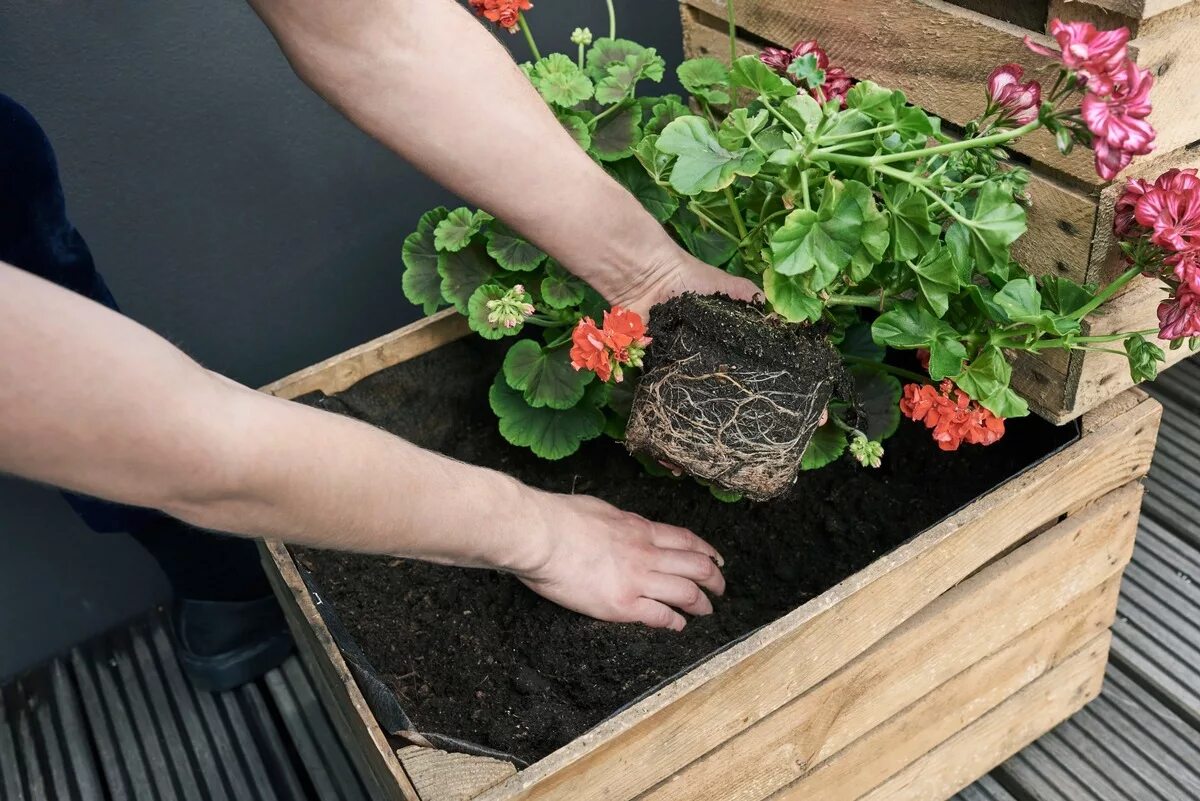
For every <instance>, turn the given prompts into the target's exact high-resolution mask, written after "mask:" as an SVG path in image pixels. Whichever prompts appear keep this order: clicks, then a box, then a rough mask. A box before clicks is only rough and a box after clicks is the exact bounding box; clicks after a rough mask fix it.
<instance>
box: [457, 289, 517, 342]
mask: <svg viewBox="0 0 1200 801" xmlns="http://www.w3.org/2000/svg"><path fill="white" fill-rule="evenodd" d="M507 291H508V290H507V289H505V288H504V287H502V286H500V285H499V284H484V285H483V286H481V287H479V288H478V289H476V290H475V291H474V292H472V293H471V298H470V300H468V301H467V325H469V326H470V327H471V330H472V331H474V332H475V333H476V334H479V336H481V337H483V338H484V339H504V338H505V337H511V336H515V335H517V334H519V333H521V329H522V328H524V327H525V322H524V321H521V322H518V323H517V324H516V325H515V326H513V327H512V328H505V327H504V326H503V325H496V324H495V323H492V322H489V321H488V314H490V313H491V311H492V310H491V309H489V308H488V307H487V303H488V301H489V300H498V299H500V298H502V297H504V294H505V293H506V292H507Z"/></svg>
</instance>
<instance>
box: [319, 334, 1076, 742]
mask: <svg viewBox="0 0 1200 801" xmlns="http://www.w3.org/2000/svg"><path fill="white" fill-rule="evenodd" d="M502 344H506V343H502ZM502 344H498V343H487V342H484V341H482V340H479V339H478V338H469V339H466V340H462V341H460V342H456V343H453V344H450V345H447V346H445V347H442V348H439V349H438V350H436V351H434V352H432V353H430V354H427V355H425V356H422V357H420V358H418V359H415V360H413V361H410V362H406V363H404V364H401V365H397V366H395V367H392V368H389V369H387V370H383V371H381V372H379V373H376V374H375V375H372V376H370V377H368V378H365V379H363V380H362V381H360V382H359V383H358V384H356V385H354V386H353V387H351V388H350V389H348V390H346V391H345V392H343V393H341V394H340V395H338V396H336V397H334V398H325V397H324V396H323V395H320V394H315V395H310V396H307V397H306V398H304V399H302V401H303V402H306V403H309V404H310V405H316V406H320V407H322V408H326V409H329V410H331V411H338V412H342V413H346V414H351V415H353V416H356V417H359V418H361V419H364V420H367V421H370V422H371V423H373V424H375V425H377V426H380V427H382V428H384V429H386V430H388V431H391V432H392V433H394V434H397V435H399V436H402V437H405V438H407V439H409V440H411V441H413V442H416V443H418V444H420V445H423V446H425V447H428V448H432V449H434V450H438V451H441V452H442V453H445V454H448V455H450V456H453V457H456V458H458V459H461V460H463V461H467V462H472V463H475V464H481V465H487V466H489V467H493V468H496V469H499V470H503V471H505V472H507V473H510V474H512V475H514V476H517V477H519V478H520V479H521V480H523V481H525V482H527V483H529V484H532V485H534V486H537V487H541V488H543V489H547V490H553V491H558V492H578V493H588V494H592V495H596V496H598V497H600V498H603V499H604V500H606V501H609V502H611V503H613V504H615V505H617V506H619V507H621V508H624V509H628V510H630V511H634V512H637V513H639V514H642V515H644V516H646V517H648V518H650V519H653V520H661V521H664V522H668V523H673V524H676V525H680V526H686V527H688V528H690V529H692V530H693V531H695V532H696V533H697V534H699V535H701V536H702V537H704V538H706V539H707V540H708V541H709V542H711V543H712V544H713V545H714V546H716V548H717V549H718V550H719V551H720V552H721V553H722V555H724V557H725V559H726V565H725V578H726V581H727V591H726V594H725V596H724V597H722V598H719V599H715V600H714V604H713V605H714V607H715V609H716V611H715V613H714V614H712V615H710V616H707V617H703V618H696V619H693V620H691V621H690V622H689V623H688V626H687V628H686V629H685V630H684V631H683V632H682V633H678V634H677V633H673V632H668V631H660V630H650V629H646V628H643V627H641V626H637V625H621V624H612V623H602V622H598V621H594V620H590V619H587V618H584V617H582V616H580V615H577V614H575V613H572V612H568V611H565V610H563V609H561V608H559V607H557V606H555V605H553V604H551V603H549V602H547V601H543V600H542V599H541V598H540V597H538V596H537V595H535V594H533V593H532V592H531V591H529V590H528V589H526V588H525V587H524V586H523V585H521V584H520V583H519V582H518V581H516V580H515V579H513V578H512V577H510V576H507V575H502V574H499V573H494V572H490V571H485V570H463V569H457V568H448V567H439V566H435V565H428V564H422V563H419V562H412V561H407V560H399V559H394V558H387V557H372V556H360V555H352V554H344V553H336V552H329V551H316V550H309V549H303V550H298V551H297V554H298V556H299V558H300V561H301V563H302V564H303V565H304V566H305V567H306V568H308V569H309V570H310V571H312V573H313V574H314V576H315V578H316V581H317V583H318V585H319V586H320V587H321V589H322V592H323V596H324V598H325V599H326V600H327V601H331V602H332V603H333V604H334V606H335V608H336V609H337V611H338V614H339V616H340V617H341V619H342V622H343V623H344V624H345V626H346V628H347V629H348V631H349V632H350V634H351V635H352V636H353V637H354V638H355V639H356V640H357V642H358V644H359V645H360V646H361V647H362V649H363V650H364V652H365V653H366V655H367V657H368V658H369V659H370V660H371V662H372V663H373V665H374V667H375V669H376V670H377V671H378V672H379V673H380V674H381V676H382V677H383V678H384V680H385V681H387V682H388V683H389V684H390V685H391V687H392V688H393V689H394V690H395V692H396V694H397V696H398V698H399V700H400V703H401V705H402V706H403V707H404V708H405V710H406V711H407V712H408V714H409V716H410V717H411V718H412V719H413V721H414V722H415V724H416V725H417V727H418V728H419V729H421V730H423V731H427V732H436V733H440V734H446V735H452V736H457V737H459V738H461V739H465V740H469V741H472V742H475V743H478V744H480V745H484V746H487V747H489V748H493V749H496V750H499V751H503V752H507V753H510V754H514V755H516V756H518V757H521V758H523V759H526V760H529V761H533V760H536V759H538V758H540V757H542V756H545V755H546V754H548V753H549V752H551V751H553V750H554V749H556V748H558V747H559V746H561V745H563V744H565V743H567V742H569V741H570V740H572V739H573V738H575V737H577V736H578V735H580V734H581V733H583V732H584V731H586V730H587V729H588V728H590V727H592V726H594V725H595V724H596V723H598V722H600V721H601V720H603V719H604V718H606V717H608V716H609V715H611V714H612V713H613V712H614V711H616V710H617V709H619V708H621V707H622V706H624V705H625V704H627V703H629V702H630V701H632V700H634V699H635V698H637V697H638V696H639V695H641V694H642V693H644V692H646V691H647V690H650V689H652V688H653V687H655V686H656V685H658V684H659V683H660V682H662V681H663V680H664V679H668V678H670V677H672V676H673V675H675V674H676V673H678V672H679V671H681V670H683V669H685V668H687V667H689V666H691V665H692V664H694V663H695V662H697V661H698V660H701V659H703V658H704V657H705V656H707V655H709V654H710V653H712V652H713V651H715V650H717V649H719V648H721V647H722V646H724V645H726V644H727V643H729V642H731V641H733V640H735V639H737V638H739V637H741V636H743V635H745V634H746V633H748V632H750V631H752V630H753V629H755V628H758V627H759V626H762V625H764V624H766V623H769V622H771V621H773V620H775V619H777V618H779V617H781V616H782V615H784V614H786V613H787V612H789V611H791V610H793V609H795V608H796V607H798V606H800V605H801V604H803V603H804V602H805V601H807V600H808V599H810V598H813V597H814V596H816V595H819V594H820V593H822V592H824V591H825V590H827V589H829V588H830V587H832V586H833V585H834V584H836V583H838V582H839V581H841V580H842V579H844V578H846V577H848V576H850V575H851V574H853V573H855V572H857V571H858V570H860V569H862V568H863V567H865V566H867V565H868V564H870V563H871V562H872V561H874V560H875V559H877V558H879V557H880V556H881V555H883V554H885V553H887V552H888V551H890V550H892V549H893V548H895V547H896V546H898V545H900V544H901V543H903V542H904V541H906V540H908V539H910V538H911V537H913V536H914V535H916V534H918V533H920V532H921V531H922V530H924V529H926V528H928V527H929V526H930V525H932V524H934V523H936V522H937V521H938V520H940V519H941V518H943V517H944V516H946V515H947V514H950V513H951V512H953V511H954V510H955V509H957V508H959V507H961V506H963V505H964V504H966V503H968V502H970V501H971V500H972V499H973V498H975V497H976V496H978V495H980V494H981V493H983V492H986V491H987V490H989V489H991V488H992V487H994V486H995V485H996V484H998V483H1000V482H1002V481H1004V480H1005V479H1007V478H1009V477H1010V476H1012V475H1013V474H1015V473H1017V472H1019V471H1020V470H1021V469H1022V468H1024V467H1026V466H1028V465H1029V464H1031V463H1033V462H1035V461H1036V460H1038V459H1039V458H1041V457H1043V456H1045V455H1046V454H1048V453H1050V452H1052V451H1053V450H1055V449H1056V448H1057V447H1059V446H1061V445H1062V444H1064V443H1065V442H1067V441H1068V440H1069V439H1070V438H1071V437H1072V436H1073V435H1074V430H1073V428H1072V427H1067V428H1055V427H1053V426H1051V425H1049V424H1047V423H1044V422H1042V421H1041V420H1038V419H1036V418H1026V419H1023V420H1017V421H1012V422H1010V423H1009V430H1008V434H1007V436H1005V437H1004V439H1002V440H1001V441H1000V442H999V443H997V444H995V445H993V446H991V447H988V448H980V447H964V448H963V449H961V450H960V451H958V452H956V453H943V452H942V451H939V450H938V449H937V448H936V446H935V445H934V443H933V441H932V440H931V439H930V437H929V434H928V432H927V431H926V430H925V429H924V427H923V426H920V425H917V424H914V423H911V422H909V421H907V420H906V421H903V422H902V423H901V427H900V431H899V432H898V433H897V434H896V436H895V437H893V438H892V439H890V440H889V441H888V442H887V443H886V447H887V455H886V456H885V459H884V465H883V467H881V468H879V469H877V470H870V469H864V468H861V467H858V466H857V465H855V464H853V463H851V462H850V461H849V460H848V459H845V458H843V460H841V461H839V462H838V463H835V464H834V465H831V466H830V467H828V468H825V469H823V470H818V471H814V472H807V473H802V474H801V475H800V479H799V481H798V482H797V484H796V485H795V487H794V488H793V489H792V490H791V491H790V492H789V493H788V494H787V495H785V496H784V497H782V498H780V499H777V500H775V501H771V502H768V503H762V504H754V503H751V502H748V501H742V502H739V503H734V504H727V503H722V502H721V501H718V500H716V499H715V498H713V497H712V496H711V494H710V493H709V492H708V490H706V489H705V488H703V487H700V486H698V485H696V484H695V483H693V482H691V481H689V480H671V479H652V478H649V477H647V476H646V475H645V473H644V472H643V471H642V468H641V466H640V465H639V464H638V463H637V462H636V461H635V460H634V459H633V458H631V457H630V456H629V454H628V453H626V451H625V450H624V448H623V447H622V446H621V445H619V444H617V443H615V442H612V441H610V440H606V439H601V440H595V441H592V442H589V443H586V444H585V445H584V447H583V448H582V449H581V450H580V452H579V453H577V454H576V455H574V456H572V457H569V458H567V459H564V460H561V461H558V462H547V461H543V460H541V459H538V458H537V457H535V456H533V454H532V453H530V452H529V451H527V450H524V449H520V448H515V447H513V446H510V445H509V444H507V443H506V442H505V441H504V440H503V439H502V438H501V436H500V434H499V432H498V430H497V426H496V419H495V416H494V415H493V413H492V411H491V409H490V408H489V406H488V387H489V386H490V384H491V382H492V379H493V377H494V375H495V373H496V371H497V369H498V368H499V365H500V362H501V359H502V356H503V352H504V348H503V346H502ZM481 523H482V524H484V525H486V521H481Z"/></svg>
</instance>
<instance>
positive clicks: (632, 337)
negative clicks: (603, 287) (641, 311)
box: [571, 306, 650, 383]
mask: <svg viewBox="0 0 1200 801" xmlns="http://www.w3.org/2000/svg"><path fill="white" fill-rule="evenodd" d="M571 343H572V347H571V366H572V367H574V368H575V369H576V370H583V369H587V370H591V371H592V372H594V373H595V374H596V375H598V376H600V380H601V381H608V380H609V378H610V377H614V376H615V377H616V381H617V383H620V382H621V381H622V380H623V379H624V377H625V375H624V371H623V370H622V369H621V368H622V367H623V366H627V365H632V366H633V367H641V366H642V356H644V355H645V353H646V348H647V347H648V346H649V345H650V337H648V336H646V324H645V323H643V322H642V318H641V317H640V316H639V315H638V313H637V312H634V311H630V310H629V309H623V308H621V307H620V306H613V307H612V310H611V311H606V312H604V327H603V328H597V327H596V321H595V320H593V319H592V318H591V317H584V318H583V319H582V320H580V321H579V324H578V325H576V326H575V330H574V331H573V332H572V333H571Z"/></svg>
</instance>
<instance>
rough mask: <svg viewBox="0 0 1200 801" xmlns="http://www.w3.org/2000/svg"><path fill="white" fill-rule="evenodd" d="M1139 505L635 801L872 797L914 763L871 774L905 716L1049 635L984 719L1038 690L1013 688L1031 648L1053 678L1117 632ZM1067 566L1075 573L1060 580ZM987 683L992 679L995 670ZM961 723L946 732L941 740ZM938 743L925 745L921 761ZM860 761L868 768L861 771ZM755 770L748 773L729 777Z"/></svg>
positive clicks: (950, 603)
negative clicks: (992, 660) (1009, 648)
mask: <svg viewBox="0 0 1200 801" xmlns="http://www.w3.org/2000/svg"><path fill="white" fill-rule="evenodd" d="M1140 501H1141V486H1140V485H1139V484H1136V483H1134V484H1131V485H1129V486H1127V487H1125V488H1123V489H1121V490H1118V491H1117V492H1113V493H1110V494H1109V495H1107V496H1105V497H1104V498H1103V499H1101V500H1100V501H1098V502H1097V503H1096V504H1094V505H1092V506H1090V507H1088V508H1087V509H1085V510H1083V511H1081V512H1080V513H1079V514H1077V515H1073V516H1072V517H1070V518H1068V519H1067V520H1066V521H1064V522H1063V523H1060V524H1059V525H1058V526H1056V527H1055V528H1053V529H1052V530H1050V531H1049V532H1047V533H1045V534H1043V535H1041V536H1039V537H1037V538H1036V539H1034V540H1033V541H1032V542H1030V543H1028V544H1026V545H1024V546H1022V547H1021V548H1018V549H1017V550H1016V551H1014V552H1013V553H1012V554H1010V555H1009V556H1007V557H1005V558H1004V559H1001V560H1000V561H998V562H996V563H995V564H992V565H989V566H988V567H987V568H985V569H984V570H982V571H981V572H979V573H978V574H976V575H975V576H973V577H971V578H970V579H968V580H967V581H965V582H963V583H962V584H960V585H959V586H957V587H955V588H954V589H953V590H951V591H950V592H947V593H946V594H945V595H943V596H942V597H941V598H939V599H938V600H937V601H935V602H934V603H932V604H930V605H929V606H928V607H926V608H925V609H924V610H922V611H921V612H920V613H919V614H918V615H915V616H914V617H913V618H912V619H911V620H909V621H908V622H906V623H905V624H904V625H902V626H900V627H899V628H898V629H897V630H896V631H895V632H893V633H892V634H891V635H889V636H888V637H887V638H886V639H884V640H883V641H882V642H880V643H879V644H878V645H876V646H875V647H874V648H872V649H871V650H870V651H868V652H867V653H865V654H863V655H862V657H860V658H859V659H856V660H855V661H854V662H853V663H851V664H850V665H848V666H847V667H846V668H845V669H844V670H842V671H840V672H838V673H837V674H836V675H834V676H832V677H830V678H829V679H828V680H826V681H824V682H822V683H821V684H820V685H818V686H817V687H815V688H814V689H813V690H812V691H810V692H808V693H805V694H804V695H802V696H800V697H799V698H796V699H795V700H793V701H792V702H790V703H788V704H787V705H785V706H784V707H783V708H781V709H780V710H778V711H777V712H775V713H774V714H772V715H769V716H767V717H766V718H764V719H763V720H762V721H760V722H759V723H758V724H756V725H755V726H752V727H751V728H749V729H747V730H746V731H745V732H743V733H742V734H741V735H739V736H737V737H734V738H731V739H730V740H729V741H727V742H726V743H725V744H724V745H722V746H721V747H719V748H717V749H714V750H713V751H711V752H709V753H708V754H706V755H705V756H704V757H703V758H702V759H699V760H697V761H696V762H693V763H692V764H691V765H689V766H688V767H687V768H685V769H684V770H682V771H680V772H679V773H677V774H676V775H675V776H673V777H672V778H671V780H670V781H668V782H665V783H663V784H662V785H660V786H659V787H657V788H655V789H654V790H652V791H650V792H648V793H646V794H644V795H643V796H640V797H639V801H688V799H690V798H692V797H693V796H692V793H693V792H694V789H695V788H696V787H704V788H706V789H707V790H708V792H710V793H711V794H712V796H713V797H714V798H720V799H722V801H757V800H758V799H761V798H765V797H766V796H768V795H770V794H771V793H772V792H774V791H775V790H777V789H778V788H780V787H783V786H784V785H787V784H789V783H791V782H794V781H797V780H798V779H800V778H801V777H809V778H805V779H804V781H803V782H802V785H803V788H804V789H803V791H801V790H799V789H796V792H803V793H804V794H808V793H812V794H813V795H812V797H813V798H817V797H832V796H827V795H822V794H821V793H826V794H827V793H828V792H829V790H828V789H825V790H818V788H819V787H821V786H823V785H830V786H849V785H850V784H852V783H853V781H858V782H863V781H869V782H870V783H868V784H865V785H859V786H860V790H859V791H858V792H865V791H867V790H870V789H871V788H872V787H874V785H875V784H877V783H878V782H880V781H882V780H883V779H886V778H887V777H888V776H889V775H891V773H892V772H893V771H894V770H896V769H899V768H901V767H903V766H904V765H906V764H908V762H909V761H910V759H904V760H903V761H901V762H899V763H898V764H897V765H896V767H895V768H893V769H891V770H888V771H887V772H886V773H882V774H880V773H878V772H876V771H878V770H880V769H881V768H880V765H882V764H883V763H884V762H886V760H887V759H888V758H889V757H888V756H887V755H886V754H887V752H888V751H890V750H891V749H892V747H893V746H894V747H895V748H897V749H900V748H901V744H900V743H899V742H897V743H892V744H890V745H885V742H886V736H885V735H883V734H880V733H878V732H879V731H880V730H877V728H876V727H881V726H884V724H887V725H891V724H890V723H888V719H889V718H891V717H893V716H895V715H897V714H899V713H900V712H901V711H902V710H904V709H905V707H908V706H909V705H911V704H914V703H916V702H918V701H920V699H922V697H924V696H926V695H928V694H930V693H933V692H934V691H935V690H937V689H938V687H939V685H941V684H942V683H943V682H946V681H949V680H950V679H952V678H953V677H955V676H956V675H958V674H960V673H961V672H962V671H964V670H966V669H968V668H969V667H970V666H971V665H974V664H976V663H978V662H979V661H980V660H983V659H984V658H986V657H987V656H988V655H989V654H992V653H994V652H996V651H997V650H998V649H1001V648H1003V647H1004V646H1005V644H1006V643H1009V642H1010V641H1012V640H1013V638H1015V637H1020V636H1022V635H1023V633H1025V632H1028V631H1029V630H1030V629H1032V628H1035V627H1038V628H1045V629H1046V631H1045V632H1044V634H1043V635H1041V636H1039V638H1037V645H1036V646H1035V645H1029V644H1027V646H1026V647H1022V648H1020V649H1017V650H1019V651H1020V653H1021V655H1022V656H1020V657H1018V659H1017V661H1016V662H1012V661H1011V659H1010V660H1008V661H1004V660H1001V661H1002V662H1003V663H1004V664H1006V665H1012V664H1017V665H1021V666H1022V667H1021V668H1018V669H1014V670H1013V671H1012V672H1013V673H1014V674H1017V675H1016V676H1000V677H999V678H996V679H995V681H996V685H997V686H1001V685H1004V682H1006V681H1007V682H1009V684H1008V685H1004V686H1007V687H1008V689H1006V690H1005V691H1003V692H1001V693H1000V694H998V695H993V696H991V701H990V703H988V704H987V705H986V706H983V707H981V708H979V711H978V713H977V714H982V713H983V712H984V711H986V710H987V709H990V708H991V707H992V706H995V705H996V704H998V703H999V702H1000V701H1002V700H1003V699H1005V698H1007V697H1008V696H1009V695H1011V694H1012V693H1013V692H1016V691H1017V690H1018V689H1020V688H1021V687H1022V686H1024V685H1025V684H1026V683H1027V682H1028V681H1030V680H1031V679H1032V678H1033V674H1032V673H1026V674H1024V677H1023V678H1020V676H1021V675H1022V674H1023V671H1024V667H1023V666H1024V665H1025V664H1037V663H1036V661H1035V660H1032V659H1030V660H1028V662H1025V661H1022V660H1023V659H1024V658H1025V657H1028V656H1029V651H1030V649H1031V648H1032V649H1034V650H1038V649H1040V651H1046V652H1049V656H1048V657H1047V660H1046V662H1044V663H1042V664H1043V667H1049V663H1052V662H1053V658H1052V656H1053V654H1058V655H1061V656H1065V655H1067V654H1070V653H1074V652H1075V651H1076V650H1078V649H1079V648H1081V647H1082V646H1083V645H1084V643H1086V642H1087V641H1088V640H1090V639H1091V638H1092V637H1094V636H1096V634H1098V633H1099V632H1100V631H1101V630H1103V629H1106V628H1108V627H1109V626H1110V625H1111V624H1112V620H1113V615H1114V614H1115V610H1116V602H1117V589H1118V586H1119V584H1120V579H1119V576H1115V575H1114V574H1117V573H1119V572H1120V570H1121V569H1122V567H1123V566H1124V565H1125V563H1126V562H1127V561H1128V558H1129V554H1130V552H1131V550H1132V548H1133V534H1134V530H1135V528H1136V525H1137V511H1138V507H1139V504H1140ZM1064 565H1070V566H1071V569H1069V570H1065V569H1064ZM1097 585H1099V588H1098V589H1096V587H1097ZM1064 607H1066V608H1067V609H1066V610H1065V611H1064ZM996 609H1003V610H1005V611H1004V614H1003V615H992V614H990V612H992V611H993V610H996ZM1051 616H1053V619H1054V620H1055V621H1056V623H1055V625H1053V626H1046V627H1039V622H1040V621H1046V619H1047V618H1048V617H1051ZM1064 638H1065V640H1066V643H1065V646H1064V642H1063V640H1064ZM989 675H991V676H996V674H995V672H994V671H991V669H989ZM1013 681H1016V682H1017V683H1016V684H1015V685H1014V684H1012V682H1013ZM865 687H869V688H870V690H869V691H868V692H864V691H863V688H865ZM975 689H976V691H978V687H976V688H975ZM957 692H958V691H956V694H955V695H954V697H955V698H957V697H959V696H958V694H957ZM922 703H924V704H925V706H924V707H922V708H923V709H925V710H926V712H927V713H928V711H929V707H930V706H931V705H932V706H933V707H934V708H936V707H937V705H936V704H934V703H933V702H922ZM943 711H944V708H943ZM907 720H909V721H910V722H911V725H912V726H916V727H918V728H919V727H920V726H921V725H922V724H921V722H920V720H919V718H917V719H914V718H913V717H912V715H911V714H910V715H909V717H908V718H907ZM935 722H936V721H935V720H934V719H932V718H931V719H929V720H926V721H925V723H928V724H929V725H930V727H931V730H932V726H933V724H934V723H935ZM967 722H969V721H964V722H962V723H961V724H959V725H958V726H957V727H955V728H953V729H950V730H948V731H945V732H944V733H943V735H942V739H944V738H945V737H948V736H949V735H951V734H953V733H954V732H956V731H958V729H960V728H962V727H963V726H965V725H966V723H967ZM908 725H909V724H906V725H905V726H904V727H900V729H899V731H901V732H902V735H903V736H902V737H901V738H900V739H908V738H909V737H910V736H911V733H910V732H908V731H907V726H908ZM873 730H874V731H873ZM887 731H890V732H895V731H897V729H895V727H893V728H891V729H887ZM938 742H940V740H934V741H932V742H928V741H927V742H926V746H925V747H924V748H923V749H922V751H919V752H917V753H918V754H919V753H922V752H923V751H924V750H928V748H929V747H932V745H936V744H937V743H938ZM843 749H845V750H844V751H843ZM864 749H865V750H864ZM863 754H867V755H868V758H867V759H865V760H861V761H860V760H859V756H861V755H863ZM751 764H752V765H753V766H754V769H753V770H744V771H743V770H731V769H730V766H732V765H751ZM817 774H820V776H821V778H817ZM831 776H834V777H836V778H830V777H831ZM872 777H873V778H872ZM798 797H800V796H798ZM845 797H847V798H855V797H857V793H851V792H849V791H846V793H845Z"/></svg>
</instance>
